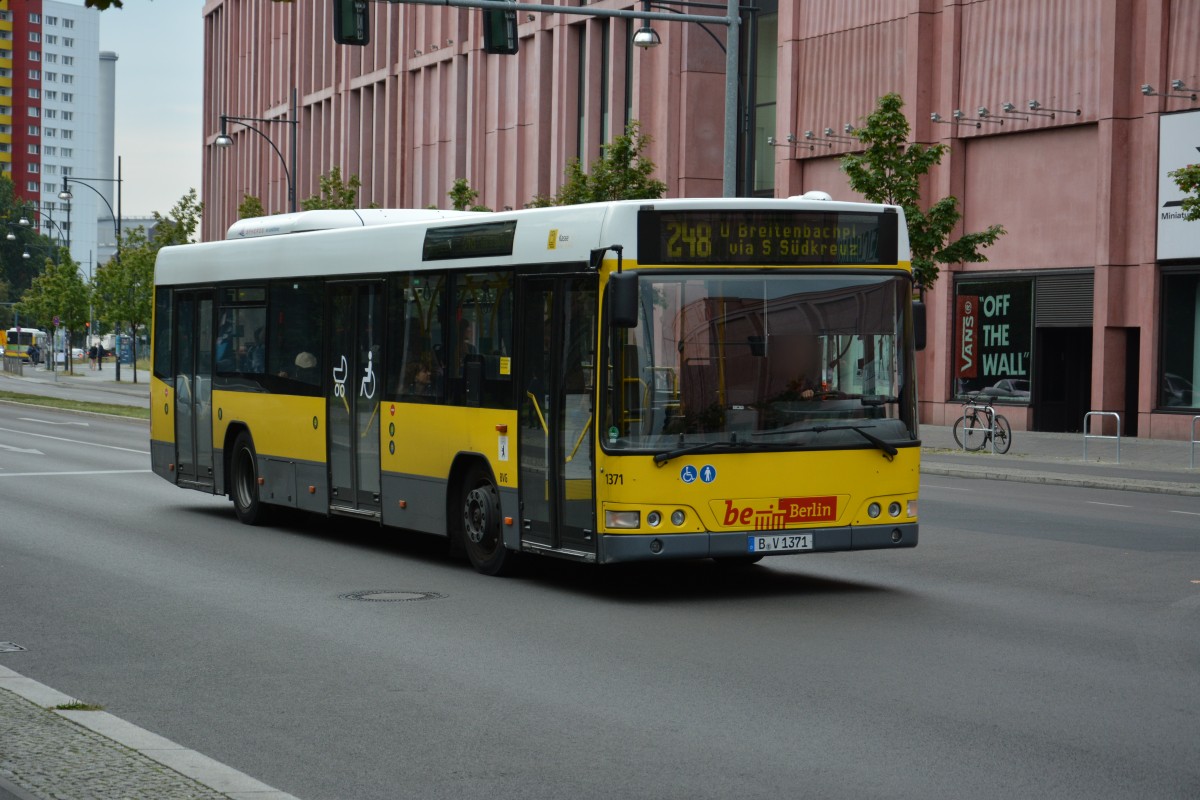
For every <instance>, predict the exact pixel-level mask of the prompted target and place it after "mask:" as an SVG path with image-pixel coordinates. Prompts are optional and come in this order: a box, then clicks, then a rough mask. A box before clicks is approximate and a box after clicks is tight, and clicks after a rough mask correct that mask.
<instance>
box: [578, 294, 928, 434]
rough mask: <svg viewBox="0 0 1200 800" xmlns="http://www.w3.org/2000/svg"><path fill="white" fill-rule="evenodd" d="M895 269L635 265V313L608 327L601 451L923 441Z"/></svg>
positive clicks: (906, 322)
mask: <svg viewBox="0 0 1200 800" xmlns="http://www.w3.org/2000/svg"><path fill="white" fill-rule="evenodd" d="M911 291H912V288H911V283H910V281H909V280H908V279H907V278H906V277H899V276H895V275H887V276H880V275H864V274H861V273H849V274H848V273H838V274H833V273H806V274H802V275H798V274H794V273H792V274H786V275H762V274H757V275H753V276H747V275H746V274H745V273H742V274H729V273H708V272H705V273H703V274H697V273H689V274H679V273H670V274H666V273H660V274H653V273H648V272H647V273H640V281H639V320H638V325H637V326H636V327H635V328H631V329H613V330H612V332H611V334H610V336H611V338H610V342H609V352H608V357H607V362H608V366H609V371H608V380H607V382H606V384H605V386H606V391H605V392H604V396H603V397H602V398H601V400H600V403H601V413H600V416H599V419H601V420H603V421H604V427H603V428H601V441H602V443H603V446H604V447H605V449H606V450H608V451H610V452H612V451H625V452H628V451H630V450H637V451H653V452H655V453H656V454H657V455H658V456H660V457H671V456H673V455H674V454H677V453H681V452H692V451H693V450H703V449H704V448H706V447H710V446H711V447H713V448H714V449H734V450H742V449H746V450H750V449H762V450H771V449H795V448H809V447H811V448H818V449H825V448H840V447H879V448H880V449H882V450H884V451H885V452H889V451H891V452H892V453H894V450H895V448H894V447H893V445H894V444H904V443H907V442H912V441H913V440H914V439H915V438H916V431H917V424H916V389H915V384H914V381H913V379H912V373H913V365H912V362H911V361H910V360H908V359H907V357H906V356H905V353H906V352H908V351H909V348H907V347H905V344H904V337H905V336H906V333H905V332H906V331H911V329H912V328H911V321H910V320H908V319H907V315H908V313H909V311H908V309H909V308H910V303H909V302H908V296H909V294H910V293H911Z"/></svg>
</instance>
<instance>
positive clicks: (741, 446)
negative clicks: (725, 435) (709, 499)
mask: <svg viewBox="0 0 1200 800" xmlns="http://www.w3.org/2000/svg"><path fill="white" fill-rule="evenodd" d="M732 449H737V450H747V451H749V450H762V449H765V448H764V447H763V445H761V444H758V443H756V442H739V441H738V440H737V439H736V438H734V439H730V440H729V441H727V442H700V443H699V444H690V445H687V446H686V447H677V448H675V449H674V450H666V451H664V452H662V453H655V454H654V463H655V464H657V465H658V466H660V467H661V466H662V465H663V464H665V463H667V462H668V461H670V460H671V459H672V458H679V457H680V456H686V455H690V454H692V453H705V452H712V451H715V450H732Z"/></svg>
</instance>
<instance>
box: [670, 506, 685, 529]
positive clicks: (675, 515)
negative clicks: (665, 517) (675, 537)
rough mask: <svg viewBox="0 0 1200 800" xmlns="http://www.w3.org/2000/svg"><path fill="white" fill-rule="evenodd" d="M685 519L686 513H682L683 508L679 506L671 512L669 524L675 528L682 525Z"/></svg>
mask: <svg viewBox="0 0 1200 800" xmlns="http://www.w3.org/2000/svg"><path fill="white" fill-rule="evenodd" d="M686 520H687V514H685V513H683V509H681V508H680V509H676V510H674V511H672V512H671V524H672V525H674V526H675V527H676V528H678V527H680V526H682V525H683V523H684V521H686Z"/></svg>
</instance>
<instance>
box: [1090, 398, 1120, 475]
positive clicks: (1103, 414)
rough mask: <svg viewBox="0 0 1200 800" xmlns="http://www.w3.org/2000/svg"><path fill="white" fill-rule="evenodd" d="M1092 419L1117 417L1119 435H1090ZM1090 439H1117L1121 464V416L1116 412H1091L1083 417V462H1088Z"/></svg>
mask: <svg viewBox="0 0 1200 800" xmlns="http://www.w3.org/2000/svg"><path fill="white" fill-rule="evenodd" d="M1092 417H1116V419H1117V435H1116V436H1104V435H1102V434H1099V433H1088V431H1089V430H1091V426H1090V425H1089V423H1090V422H1091V421H1092ZM1088 439H1116V440H1117V463H1118V464H1120V463H1121V415H1120V414H1119V413H1117V412H1116V411H1089V412H1087V413H1086V414H1084V415H1083V460H1084V461H1087V443H1088Z"/></svg>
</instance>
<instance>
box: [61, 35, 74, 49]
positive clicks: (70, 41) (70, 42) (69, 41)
mask: <svg viewBox="0 0 1200 800" xmlns="http://www.w3.org/2000/svg"><path fill="white" fill-rule="evenodd" d="M74 46H75V40H74V39H72V38H71V37H70V36H64V37H63V47H74Z"/></svg>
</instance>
